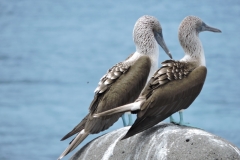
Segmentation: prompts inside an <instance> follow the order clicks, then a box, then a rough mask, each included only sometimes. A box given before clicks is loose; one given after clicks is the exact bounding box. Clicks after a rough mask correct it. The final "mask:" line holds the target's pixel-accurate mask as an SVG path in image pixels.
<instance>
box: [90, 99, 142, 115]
mask: <svg viewBox="0 0 240 160" xmlns="http://www.w3.org/2000/svg"><path fill="white" fill-rule="evenodd" d="M141 103H142V101H138V102H134V103H129V104H126V105H124V106H120V107H117V108H113V109H110V110H107V111H105V112H101V113H97V114H93V117H94V118H98V117H102V116H109V115H113V114H115V113H124V112H131V111H137V110H139V109H140V107H141Z"/></svg>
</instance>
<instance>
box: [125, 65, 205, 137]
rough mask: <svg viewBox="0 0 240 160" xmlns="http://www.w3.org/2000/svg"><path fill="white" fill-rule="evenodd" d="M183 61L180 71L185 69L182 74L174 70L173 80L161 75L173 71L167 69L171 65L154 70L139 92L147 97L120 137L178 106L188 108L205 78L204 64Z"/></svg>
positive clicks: (148, 126) (165, 114) (129, 135)
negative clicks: (195, 65) (193, 65)
mask: <svg viewBox="0 0 240 160" xmlns="http://www.w3.org/2000/svg"><path fill="white" fill-rule="evenodd" d="M180 63H182V62H180ZM182 65H183V66H182V68H183V70H182V73H184V72H185V75H184V76H182V74H178V75H176V74H175V78H174V75H173V79H174V80H169V79H168V78H166V79H165V80H164V79H162V78H160V77H161V76H164V75H166V74H167V73H169V76H171V77H172V73H173V72H172V70H171V69H169V68H170V67H167V69H166V67H165V66H163V67H162V68H160V69H159V70H158V71H157V72H156V73H155V74H154V76H153V77H152V78H151V80H150V81H149V83H148V85H147V87H145V89H144V90H143V92H142V93H141V96H142V95H145V98H146V100H145V101H144V103H143V104H142V106H141V110H140V111H138V114H137V119H136V121H135V122H134V124H133V125H132V127H131V128H130V129H129V130H128V132H127V134H126V135H125V136H124V137H123V139H125V138H128V137H131V136H133V135H135V134H137V133H139V132H142V131H144V130H146V129H148V128H150V127H152V126H154V125H155V124H157V123H159V122H161V121H163V120H164V119H166V118H167V117H169V116H171V115H172V114H173V113H175V112H177V111H179V110H181V109H186V108H188V107H189V106H190V105H191V103H192V102H193V101H194V100H195V98H196V97H197V96H198V95H199V93H200V91H201V89H202V87H203V84H204V81H205V78H206V74H207V68H206V67H204V66H200V67H197V68H195V69H193V68H192V67H189V65H188V64H184V63H182ZM161 69H164V70H165V71H161ZM192 69H193V70H192ZM170 71H171V74H170ZM175 71H176V68H175ZM179 75H181V76H182V77H180V76H179ZM169 76H167V77H169ZM164 77H165V76H164ZM156 79H158V83H157V82H156Z"/></svg>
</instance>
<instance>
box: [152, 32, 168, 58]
mask: <svg viewBox="0 0 240 160" xmlns="http://www.w3.org/2000/svg"><path fill="white" fill-rule="evenodd" d="M154 37H155V39H156V41H157V43H158V44H159V45H160V46H161V47H162V49H163V50H164V51H165V52H166V53H167V55H168V56H169V57H170V58H171V59H172V55H171V53H170V52H169V50H168V48H167V46H166V44H165V42H164V39H163V35H162V32H157V31H154Z"/></svg>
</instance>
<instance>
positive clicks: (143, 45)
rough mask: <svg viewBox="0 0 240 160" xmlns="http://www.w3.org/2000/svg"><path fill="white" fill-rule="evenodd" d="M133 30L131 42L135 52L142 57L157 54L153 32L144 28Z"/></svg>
mask: <svg viewBox="0 0 240 160" xmlns="http://www.w3.org/2000/svg"><path fill="white" fill-rule="evenodd" d="M136 28H137V29H134V30H133V41H134V43H135V45H136V51H137V52H138V53H140V54H143V55H147V56H148V55H150V54H157V53H158V52H159V51H158V44H157V41H156V40H155V37H154V34H153V31H152V30H151V29H149V28H145V27H144V26H141V27H139V26H138V27H136Z"/></svg>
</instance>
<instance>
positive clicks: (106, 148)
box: [71, 123, 240, 160]
mask: <svg viewBox="0 0 240 160" xmlns="http://www.w3.org/2000/svg"><path fill="white" fill-rule="evenodd" d="M128 129H129V127H124V128H121V129H118V130H116V131H113V132H110V133H108V134H105V135H103V136H101V137H98V138H96V139H94V140H93V141H91V142H89V143H88V144H86V145H85V146H84V147H82V148H81V149H80V150H79V151H78V152H77V153H76V154H75V155H73V157H72V158H71V160H108V159H109V160H149V159H151V160H240V150H239V149H238V148H237V147H236V146H234V145H233V144H231V143H230V142H228V141H226V140H224V139H222V138H220V137H218V136H216V135H213V134H211V133H208V132H205V131H203V130H201V129H197V128H191V127H184V126H177V125H174V124H169V123H160V124H158V125H156V126H154V127H152V128H150V129H148V130H146V131H144V132H142V133H139V134H137V135H135V136H133V137H130V138H128V139H125V140H121V141H120V139H121V137H123V136H124V135H125V133H126V132H127V130H128Z"/></svg>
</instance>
